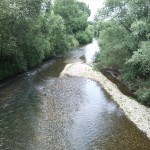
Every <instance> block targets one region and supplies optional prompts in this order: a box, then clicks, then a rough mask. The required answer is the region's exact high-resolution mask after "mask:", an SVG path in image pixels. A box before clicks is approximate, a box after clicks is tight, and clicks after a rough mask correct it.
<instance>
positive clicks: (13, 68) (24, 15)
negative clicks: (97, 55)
mask: <svg viewBox="0 0 150 150" xmlns="http://www.w3.org/2000/svg"><path fill="white" fill-rule="evenodd" d="M89 15H90V10H89V8H88V7H87V6H86V5H85V4H84V3H82V2H77V1H76V0H55V1H54V4H53V5H52V2H51V0H0V80H3V79H5V78H8V77H10V76H12V75H15V74H18V73H20V72H23V71H25V70H27V69H28V68H31V67H33V66H36V65H37V64H40V63H41V62H42V61H43V60H44V59H48V58H50V57H54V56H57V55H60V54H64V53H66V52H67V51H68V50H69V49H70V48H71V46H75V45H78V44H86V43H88V42H91V41H92V38H93V27H92V26H91V25H88V21H87V19H88V16H89Z"/></svg>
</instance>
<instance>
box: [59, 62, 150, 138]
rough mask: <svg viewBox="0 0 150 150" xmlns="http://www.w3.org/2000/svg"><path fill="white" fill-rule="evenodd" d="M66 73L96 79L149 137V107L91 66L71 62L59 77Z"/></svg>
mask: <svg viewBox="0 0 150 150" xmlns="http://www.w3.org/2000/svg"><path fill="white" fill-rule="evenodd" d="M66 75H69V76H76V77H83V78H89V79H92V80H95V81H97V82H98V83H99V84H100V85H101V86H102V87H103V88H104V89H105V90H106V92H107V93H108V94H109V95H110V96H111V98H112V99H113V100H114V101H115V102H116V103H117V104H118V105H119V107H120V108H121V109H122V110H123V111H124V113H125V115H126V116H127V118H129V119H130V120H131V121H132V122H133V123H134V124H135V125H136V126H137V128H138V129H140V130H141V131H142V132H144V133H145V134H146V135H147V137H148V138H149V139H150V108H147V107H146V106H144V105H141V104H140V103H138V102H137V101H136V100H135V99H133V98H131V97H127V96H126V95H124V94H123V93H122V92H121V91H120V90H119V89H118V87H117V86H116V85H115V84H114V83H112V82H111V81H110V80H109V79H107V77H105V76H104V75H103V74H102V73H101V72H98V71H95V70H93V68H92V67H91V66H89V65H87V64H84V63H72V64H68V65H66V66H65V68H64V70H63V71H62V72H61V74H60V77H64V76H66Z"/></svg>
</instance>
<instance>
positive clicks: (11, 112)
mask: <svg viewBox="0 0 150 150" xmlns="http://www.w3.org/2000/svg"><path fill="white" fill-rule="evenodd" d="M92 45H93V46H92ZM93 49H94V51H98V50H99V47H98V44H97V41H96V40H94V41H93V43H91V44H89V45H86V46H83V47H79V48H75V49H73V50H72V51H71V52H69V54H68V55H67V56H66V58H59V59H56V60H53V61H48V62H46V63H44V64H43V65H41V67H39V68H36V69H33V70H31V71H28V72H27V73H25V74H22V75H19V76H17V77H16V78H13V79H12V80H11V79H10V80H9V81H6V82H4V83H3V85H1V87H0V149H2V150H41V149H44V150H62V149H63V150H122V149H125V150H136V149H137V150H149V147H150V142H149V140H148V139H147V138H146V136H145V135H144V134H143V133H142V132H140V131H139V130H138V129H137V128H136V127H135V125H133V123H132V122H130V121H129V120H128V119H127V118H126V117H125V115H124V113H123V112H122V111H121V110H120V109H119V108H118V106H117V105H116V104H115V103H114V102H113V101H112V100H111V99H110V97H109V96H108V95H107V94H106V93H105V91H104V90H103V89H102V88H101V87H100V86H99V85H98V84H97V83H96V82H94V81H91V80H88V79H83V78H67V77H65V78H58V76H59V74H60V72H61V71H62V70H63V69H64V67H65V65H66V64H67V63H72V62H81V61H83V59H84V61H85V62H86V63H92V61H93V59H92V58H90V55H91V57H94V52H93V51H92V50H93ZM91 51H92V52H91Z"/></svg>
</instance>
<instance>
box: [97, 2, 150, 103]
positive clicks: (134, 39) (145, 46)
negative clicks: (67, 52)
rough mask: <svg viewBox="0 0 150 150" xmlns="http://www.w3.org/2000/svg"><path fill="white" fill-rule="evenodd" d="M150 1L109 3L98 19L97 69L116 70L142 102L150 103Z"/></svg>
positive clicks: (98, 14)
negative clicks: (98, 48)
mask: <svg viewBox="0 0 150 150" xmlns="http://www.w3.org/2000/svg"><path fill="white" fill-rule="evenodd" d="M149 6H150V1H149V0H145V1H143V0H131V1H128V0H106V3H105V7H104V8H102V9H101V10H99V11H98V13H97V15H96V16H95V35H96V36H98V37H99V43H100V45H101V48H102V49H101V51H100V52H99V53H98V54H97V55H96V66H97V67H99V68H109V67H112V68H115V69H118V70H119V71H120V72H121V73H122V79H123V80H124V82H126V83H127V84H128V86H129V87H130V89H131V90H133V91H135V94H136V95H137V96H138V100H139V101H140V102H142V103H144V104H147V105H149V104H150V95H149V94H150V93H149V91H150V82H147V84H145V83H146V81H149V76H150V35H149V33H150V17H149V15H150V11H149Z"/></svg>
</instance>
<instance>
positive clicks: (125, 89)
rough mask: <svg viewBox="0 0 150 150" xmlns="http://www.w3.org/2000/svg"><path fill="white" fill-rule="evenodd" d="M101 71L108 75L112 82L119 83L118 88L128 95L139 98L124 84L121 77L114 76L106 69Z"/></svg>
mask: <svg viewBox="0 0 150 150" xmlns="http://www.w3.org/2000/svg"><path fill="white" fill-rule="evenodd" d="M101 73H102V74H103V75H104V76H106V77H107V78H108V79H109V80H110V81H111V82H113V83H114V84H116V85H117V87H118V89H119V90H120V91H121V92H122V93H123V94H124V95H126V96H128V97H132V98H137V97H136V96H135V95H134V94H133V93H132V92H131V91H130V90H129V89H128V87H127V86H126V85H125V84H123V83H122V82H121V81H120V80H119V79H117V78H116V77H114V76H113V75H112V74H111V73H109V72H107V71H106V70H102V71H101Z"/></svg>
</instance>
